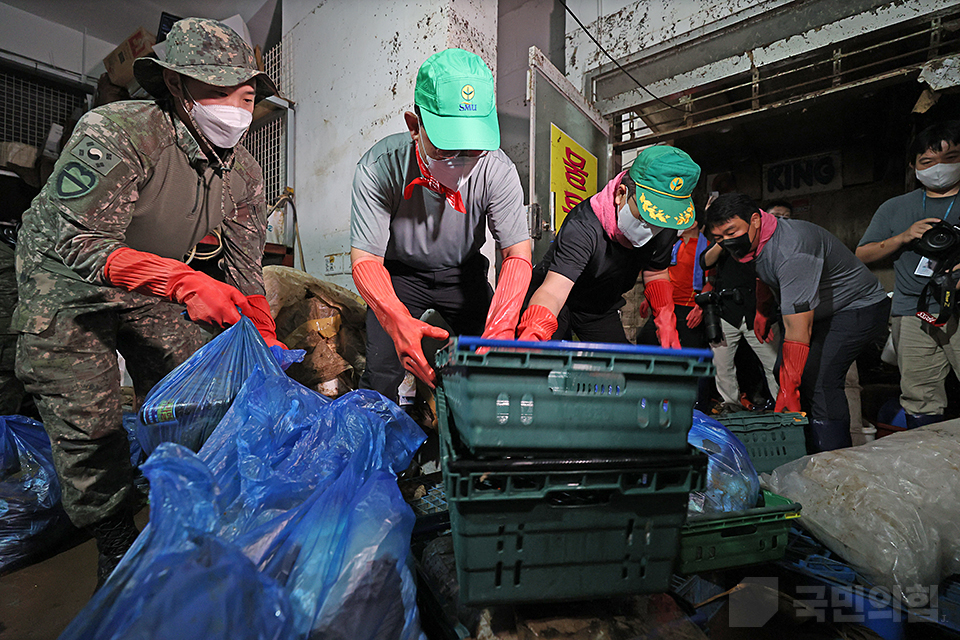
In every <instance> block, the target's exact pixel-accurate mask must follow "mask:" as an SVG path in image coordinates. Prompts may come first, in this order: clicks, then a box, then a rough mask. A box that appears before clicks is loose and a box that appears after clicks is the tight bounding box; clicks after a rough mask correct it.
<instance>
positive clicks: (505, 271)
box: [480, 256, 533, 340]
mask: <svg viewBox="0 0 960 640" xmlns="http://www.w3.org/2000/svg"><path fill="white" fill-rule="evenodd" d="M532 272H533V265H532V264H531V263H530V260H529V259H527V258H526V257H525V256H509V257H507V258H504V259H503V265H502V266H501V268H500V281H499V282H498V283H497V290H496V291H495V292H494V294H493V300H492V301H491V302H490V311H488V312H487V321H486V324H485V326H484V329H483V335H482V336H480V337H482V338H490V339H492V340H513V339H514V336H515V335H516V331H517V321H518V320H519V319H520V309H521V308H522V307H523V298H524V296H525V295H526V294H527V287H528V286H530V275H531V273H532Z"/></svg>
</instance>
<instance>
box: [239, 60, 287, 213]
mask: <svg viewBox="0 0 960 640" xmlns="http://www.w3.org/2000/svg"><path fill="white" fill-rule="evenodd" d="M281 47H282V43H280V44H277V45H275V46H274V47H273V48H271V49H270V51H268V52H267V53H266V55H264V57H263V66H264V70H265V71H266V72H267V75H269V76H270V77H271V78H272V79H273V80H274V82H276V83H277V88H279V89H280V91H281V93H282V92H283V87H284V86H285V76H284V63H283V50H282V48H281ZM286 123H287V119H286V112H285V111H283V110H277V111H274V112H272V113H269V114H267V115H265V116H263V117H262V118H259V119H258V120H257V121H256V122H254V124H253V126H252V127H251V128H250V133H249V134H247V138H246V140H245V141H244V146H245V147H246V148H247V149H248V150H249V151H250V153H251V154H253V157H254V158H256V160H257V162H259V163H260V167H261V168H262V169H263V184H264V195H265V196H266V199H267V204H271V203H273V202H276V200H277V198H279V197H280V196H281V195H283V190H284V188H285V187H286V186H287V129H286Z"/></svg>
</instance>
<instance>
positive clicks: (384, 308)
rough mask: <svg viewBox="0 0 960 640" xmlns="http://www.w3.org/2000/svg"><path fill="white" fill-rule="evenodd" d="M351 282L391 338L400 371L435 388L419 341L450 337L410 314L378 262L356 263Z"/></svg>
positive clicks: (387, 273)
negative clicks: (401, 368)
mask: <svg viewBox="0 0 960 640" xmlns="http://www.w3.org/2000/svg"><path fill="white" fill-rule="evenodd" d="M353 281H354V282H355V283H356V285H357V290H358V291H359V292H360V295H361V296H362V297H363V299H364V301H365V302H366V303H367V304H368V305H369V306H370V308H371V309H373V313H374V315H376V316H377V320H379V321H380V324H381V325H382V326H383V328H384V330H385V331H386V332H387V333H388V334H389V335H390V337H391V338H392V339H393V346H394V348H396V350H397V357H399V358H400V364H402V365H403V368H404V369H406V370H407V371H409V372H410V373H412V374H413V375H415V376H417V377H418V378H420V379H421V380H423V381H424V382H426V383H427V384H428V385H430V388H433V387H435V386H436V383H437V374H436V372H435V371H434V370H433V367H431V366H430V365H429V364H428V363H427V358H426V356H424V355H423V346H422V345H421V344H420V342H421V340H423V338H424V336H426V337H428V338H434V339H435V340H446V339H447V338H448V337H449V335H450V334H449V333H447V332H446V331H444V330H443V329H441V328H440V327H435V326H433V325H431V324H427V323H426V322H421V321H420V320H417V319H416V318H414V317H413V316H411V315H410V312H409V311H408V310H407V308H406V307H405V306H404V305H403V303H402V302H400V299H399V298H397V293H396V292H395V291H394V290H393V283H392V282H391V281H390V272H389V271H387V268H386V267H384V266H383V264H381V263H380V262H378V261H377V260H371V259H367V260H360V261H359V262H355V263H354V264H353Z"/></svg>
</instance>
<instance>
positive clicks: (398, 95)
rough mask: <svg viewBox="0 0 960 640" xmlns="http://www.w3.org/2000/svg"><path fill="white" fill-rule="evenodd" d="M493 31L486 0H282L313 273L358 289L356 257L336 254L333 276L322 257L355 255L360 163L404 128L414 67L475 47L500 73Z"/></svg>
mask: <svg viewBox="0 0 960 640" xmlns="http://www.w3.org/2000/svg"><path fill="white" fill-rule="evenodd" d="M288 5H289V6H288ZM288 19H289V20H290V21H291V22H293V24H290V25H288V23H287V20H288ZM496 34H497V6H496V3H494V2H489V0H411V1H408V2H381V1H378V0H354V1H351V2H348V1H345V0H327V1H326V2H324V3H321V4H320V5H319V6H314V7H313V8H310V9H308V3H306V2H301V1H294V2H289V3H288V2H284V40H283V42H284V56H285V57H286V58H287V59H288V61H289V63H290V65H291V72H292V78H293V81H292V95H291V98H292V99H293V100H294V101H295V102H296V121H297V122H296V160H295V164H296V166H295V171H296V185H295V188H296V202H297V213H298V218H299V226H300V236H301V239H302V241H303V246H304V255H305V259H306V268H307V271H308V272H310V273H312V274H313V275H316V276H318V277H322V278H324V279H326V280H329V281H331V282H334V283H336V284H338V285H341V286H344V287H348V288H350V289H354V290H355V288H354V286H353V279H352V278H351V276H350V262H349V257H347V256H346V255H342V257H340V258H338V263H339V264H338V266H337V269H338V270H340V271H341V273H339V274H336V275H330V274H327V273H325V268H324V267H325V261H324V256H327V255H333V254H349V251H350V190H351V185H352V182H353V173H354V167H355V166H356V163H357V160H359V159H360V156H362V155H363V154H364V153H365V152H366V151H367V149H369V148H370V147H371V146H373V144H374V143H376V142H377V141H378V140H380V139H381V138H383V137H385V136H387V135H389V134H391V133H397V132H402V131H406V125H405V124H404V121H403V113H404V111H408V110H412V109H413V90H414V85H415V82H416V74H417V70H418V69H419V67H420V64H421V63H422V62H423V61H424V60H426V59H427V58H428V57H429V56H430V55H432V54H433V53H435V52H437V51H440V50H441V49H445V48H447V47H454V46H456V47H461V48H464V49H467V50H469V51H473V52H475V53H477V54H478V55H480V56H482V57H483V58H484V60H486V62H487V63H488V64H489V65H490V67H491V68H492V69H493V70H494V75H496V62H497V61H496V37H497V35H496ZM487 244H488V245H491V244H492V241H488V243H487ZM485 248H486V249H487V250H488V251H490V250H491V247H490V246H487V247H485ZM488 255H490V254H488ZM298 266H299V259H298Z"/></svg>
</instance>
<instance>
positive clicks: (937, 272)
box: [910, 220, 960, 327]
mask: <svg viewBox="0 0 960 640" xmlns="http://www.w3.org/2000/svg"><path fill="white" fill-rule="evenodd" d="M910 248H911V249H913V250H914V251H916V252H917V253H919V254H920V255H922V256H923V257H925V258H930V259H931V260H934V261H935V262H936V264H935V265H934V267H933V275H931V276H930V279H929V280H927V282H926V284H924V285H923V289H922V290H921V291H920V298H919V301H918V302H917V316H918V317H919V318H920V319H922V320H923V321H925V322H928V323H930V324H932V325H934V326H938V327H942V326H944V325H945V324H946V323H947V322H948V321H949V320H950V317H951V316H952V315H953V314H954V312H955V308H956V307H957V304H956V291H957V288H958V286H960V270H955V269H956V267H957V265H958V264H960V227H957V226H955V225H952V224H950V223H949V222H946V221H944V220H940V221H939V222H937V223H936V224H934V225H933V226H931V227H930V228H929V229H927V230H926V231H925V232H924V233H923V235H922V236H920V237H919V238H917V239H916V240H914V241H913V242H911V243H910ZM931 300H934V301H936V302H937V303H938V304H939V306H940V314H939V315H938V316H934V315H933V314H932V313H930V312H929V310H930V302H931Z"/></svg>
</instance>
